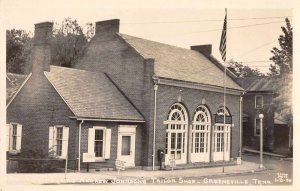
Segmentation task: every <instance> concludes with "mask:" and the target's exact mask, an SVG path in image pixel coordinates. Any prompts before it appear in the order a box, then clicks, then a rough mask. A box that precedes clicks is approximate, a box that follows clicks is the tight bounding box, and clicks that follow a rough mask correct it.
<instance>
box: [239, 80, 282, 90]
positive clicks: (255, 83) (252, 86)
mask: <svg viewBox="0 0 300 191" xmlns="http://www.w3.org/2000/svg"><path fill="white" fill-rule="evenodd" d="M237 82H238V83H239V84H240V85H241V86H242V87H243V88H244V89H245V91H248V92H249V91H275V90H276V78H274V77H244V78H238V79H237Z"/></svg>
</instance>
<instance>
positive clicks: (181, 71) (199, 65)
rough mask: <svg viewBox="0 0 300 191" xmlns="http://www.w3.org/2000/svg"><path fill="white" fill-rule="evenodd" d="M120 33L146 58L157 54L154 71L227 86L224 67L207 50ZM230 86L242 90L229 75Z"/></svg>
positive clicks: (168, 76) (161, 74)
mask: <svg viewBox="0 0 300 191" xmlns="http://www.w3.org/2000/svg"><path fill="white" fill-rule="evenodd" d="M119 35H120V36H121V37H122V38H123V39H124V40H125V41H126V42H127V43H128V44H129V45H130V46H132V47H133V48H134V49H135V50H136V51H137V52H139V53H140V54H141V55H142V56H143V57H144V58H145V59H147V58H153V59H154V60H155V64H154V72H155V75H156V76H158V77H163V78H168V79H175V80H181V81H189V82H195V83H200V84H206V85H212V86H219V87H223V76H224V73H223V71H222V70H220V69H219V68H218V67H217V66H216V65H215V64H214V63H213V62H211V61H210V60H209V59H208V58H207V57H205V56H204V55H203V54H201V53H199V52H197V51H194V50H189V49H185V48H180V47H176V46H172V45H167V44H163V43H159V42H154V41H150V40H145V39H142V38H138V37H133V36H129V35H125V34H119ZM226 86H227V88H231V89H237V90H242V88H241V87H240V86H239V85H238V84H237V83H236V82H235V81H233V80H232V79H231V78H230V77H228V76H227V82H226Z"/></svg>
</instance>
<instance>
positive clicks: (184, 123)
mask: <svg viewBox="0 0 300 191" xmlns="http://www.w3.org/2000/svg"><path fill="white" fill-rule="evenodd" d="M165 123H166V124H167V129H166V157H165V160H166V161H165V162H166V164H167V165H168V164H169V160H170V159H171V160H176V163H177V164H180V163H186V158H187V157H186V156H187V152H186V149H187V144H186V139H187V127H188V115H187V111H186V109H185V107H184V106H183V105H182V104H180V103H176V104H174V105H172V106H171V108H170V110H169V113H168V119H167V121H165Z"/></svg>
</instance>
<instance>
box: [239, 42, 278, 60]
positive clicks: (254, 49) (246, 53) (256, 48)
mask: <svg viewBox="0 0 300 191" xmlns="http://www.w3.org/2000/svg"><path fill="white" fill-rule="evenodd" d="M276 41H278V40H273V41H271V42H267V43H265V44H262V45H260V46H258V47H255V48H253V49H251V50H249V51H247V52H244V53H242V54H240V55H238V56H237V57H240V56H245V55H248V54H249V53H251V52H254V51H256V50H258V49H260V48H262V47H265V46H267V45H269V44H272V43H274V42H276Z"/></svg>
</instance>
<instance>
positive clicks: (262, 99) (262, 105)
mask: <svg viewBox="0 0 300 191" xmlns="http://www.w3.org/2000/svg"><path fill="white" fill-rule="evenodd" d="M257 97H261V107H256V98H257ZM254 103H255V105H254V107H255V109H262V108H264V96H263V95H256V96H255V100H254Z"/></svg>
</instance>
